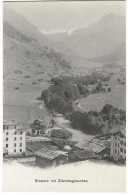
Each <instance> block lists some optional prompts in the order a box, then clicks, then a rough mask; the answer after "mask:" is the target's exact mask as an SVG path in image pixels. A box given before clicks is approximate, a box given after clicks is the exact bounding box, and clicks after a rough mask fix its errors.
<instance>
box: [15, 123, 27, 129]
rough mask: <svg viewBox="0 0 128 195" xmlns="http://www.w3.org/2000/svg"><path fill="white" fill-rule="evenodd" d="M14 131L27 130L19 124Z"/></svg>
mask: <svg viewBox="0 0 128 195" xmlns="http://www.w3.org/2000/svg"><path fill="white" fill-rule="evenodd" d="M16 130H27V128H26V127H25V126H24V125H23V124H21V123H20V124H19V125H18V126H17V128H16Z"/></svg>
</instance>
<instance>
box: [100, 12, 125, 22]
mask: <svg viewBox="0 0 128 195" xmlns="http://www.w3.org/2000/svg"><path fill="white" fill-rule="evenodd" d="M122 17H123V16H120V15H118V14H116V13H113V12H111V13H110V14H108V15H105V16H103V17H102V18H101V21H103V22H105V21H109V20H118V19H119V18H122Z"/></svg>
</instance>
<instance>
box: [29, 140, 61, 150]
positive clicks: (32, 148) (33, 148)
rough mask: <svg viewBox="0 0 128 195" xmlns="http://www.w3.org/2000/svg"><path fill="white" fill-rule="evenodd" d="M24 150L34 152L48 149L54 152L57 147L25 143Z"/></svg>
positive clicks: (40, 143)
mask: <svg viewBox="0 0 128 195" xmlns="http://www.w3.org/2000/svg"><path fill="white" fill-rule="evenodd" d="M26 148H27V150H29V151H32V152H36V151H39V150H41V149H43V148H44V149H49V150H52V151H54V150H56V149H57V148H58V147H57V146H52V145H45V144H43V143H42V142H26Z"/></svg>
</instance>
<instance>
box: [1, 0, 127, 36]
mask: <svg viewBox="0 0 128 195" xmlns="http://www.w3.org/2000/svg"><path fill="white" fill-rule="evenodd" d="M4 4H6V5H8V7H11V8H12V9H14V10H15V11H16V12H18V13H19V14H21V15H23V16H24V17H26V18H27V19H28V20H29V21H30V22H31V23H33V24H34V25H36V26H37V27H38V28H39V29H40V30H44V31H49V32H50V31H53V30H72V29H76V28H82V27H85V26H87V25H88V24H90V23H93V22H96V21H98V20H99V19H100V18H101V17H103V16H104V15H107V14H110V13H116V14H118V15H122V16H124V15H125V2H124V1H95V2H94V1H92V2H89V1H88V2H8V3H7V2H6V3H4Z"/></svg>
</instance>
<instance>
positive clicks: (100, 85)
mask: <svg viewBox="0 0 128 195" xmlns="http://www.w3.org/2000/svg"><path fill="white" fill-rule="evenodd" d="M96 90H97V91H98V92H101V91H102V83H98V85H97V86H96Z"/></svg>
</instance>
